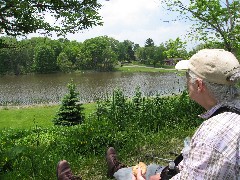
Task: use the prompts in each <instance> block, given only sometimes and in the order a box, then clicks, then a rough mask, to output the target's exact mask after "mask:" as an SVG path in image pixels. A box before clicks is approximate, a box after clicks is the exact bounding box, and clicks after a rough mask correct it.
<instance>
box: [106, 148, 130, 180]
mask: <svg viewBox="0 0 240 180" xmlns="http://www.w3.org/2000/svg"><path fill="white" fill-rule="evenodd" d="M106 160H107V166H108V171H107V177H108V178H111V179H112V178H113V174H114V173H115V172H117V171H118V170H119V169H121V168H124V167H127V166H126V165H124V164H122V163H121V162H119V161H118V160H117V154H116V151H115V149H114V148H113V147H110V148H109V149H108V150H107V155H106Z"/></svg>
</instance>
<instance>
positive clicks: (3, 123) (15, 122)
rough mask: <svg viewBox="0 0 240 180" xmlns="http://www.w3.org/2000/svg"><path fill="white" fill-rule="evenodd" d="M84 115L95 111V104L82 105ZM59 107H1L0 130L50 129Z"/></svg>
mask: <svg viewBox="0 0 240 180" xmlns="http://www.w3.org/2000/svg"><path fill="white" fill-rule="evenodd" d="M83 107H84V109H85V110H84V113H85V114H86V115H89V114H90V113H91V112H93V111H94V110H95V109H96V103H89V104H84V105H83ZM58 108H59V105H52V106H47V105H45V106H44V105H43V106H37V105H36V106H28V107H21V106H18V107H3V108H1V109H0V117H1V118H0V130H1V129H4V128H12V129H29V128H33V127H35V126H36V125H37V126H40V127H44V128H47V127H52V126H53V123H52V119H53V117H54V115H55V114H56V111H57V110H58Z"/></svg>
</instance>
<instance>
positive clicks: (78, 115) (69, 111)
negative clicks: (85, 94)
mask: <svg viewBox="0 0 240 180" xmlns="http://www.w3.org/2000/svg"><path fill="white" fill-rule="evenodd" d="M67 87H68V90H69V94H66V95H65V96H64V98H63V100H62V104H61V106H60V108H59V110H58V111H57V114H56V116H55V117H54V119H53V123H54V124H55V125H63V126H73V125H76V124H81V123H83V121H84V114H83V107H82V104H81V103H79V99H78V95H79V93H78V92H76V84H74V83H73V80H71V82H70V83H69V84H68V85H67Z"/></svg>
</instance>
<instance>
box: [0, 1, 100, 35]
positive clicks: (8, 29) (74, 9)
mask: <svg viewBox="0 0 240 180" xmlns="http://www.w3.org/2000/svg"><path fill="white" fill-rule="evenodd" d="M100 8H101V5H100V4H99V3H98V2H97V0H68V1H62V0H37V1H33V0H24V1H23V0H1V1H0V32H1V33H6V34H7V35H11V36H17V35H25V34H28V33H32V32H37V30H44V33H50V32H52V31H55V32H56V33H57V34H58V35H64V34H66V33H69V32H70V33H74V32H77V31H79V30H83V29H87V28H89V27H92V26H95V25H102V22H101V17H100V16H99V14H98V10H99V9H100ZM46 15H48V16H51V17H52V18H53V19H54V20H55V21H56V22H57V23H54V24H51V23H49V22H48V21H47V20H46V19H47V18H46Z"/></svg>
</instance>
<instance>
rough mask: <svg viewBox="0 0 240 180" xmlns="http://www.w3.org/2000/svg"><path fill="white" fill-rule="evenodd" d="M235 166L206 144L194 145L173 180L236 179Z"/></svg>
mask: <svg viewBox="0 0 240 180" xmlns="http://www.w3.org/2000/svg"><path fill="white" fill-rule="evenodd" d="M235 175H236V174H235V173H234V165H233V164H232V163H231V162H230V161H229V160H228V159H227V158H225V156H224V155H223V154H221V153H220V152H218V151H217V150H215V149H214V148H212V147H211V146H208V145H206V144H204V143H201V142H200V143H198V144H195V145H192V147H191V150H190V151H189V154H188V157H187V158H184V160H183V161H182V163H181V171H180V173H178V174H177V175H175V176H174V177H173V178H172V180H178V179H184V180H188V179H189V180H194V179H197V180H199V179H211V180H215V179H216V180H217V179H218V180H219V179H235V178H236V176H235Z"/></svg>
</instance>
